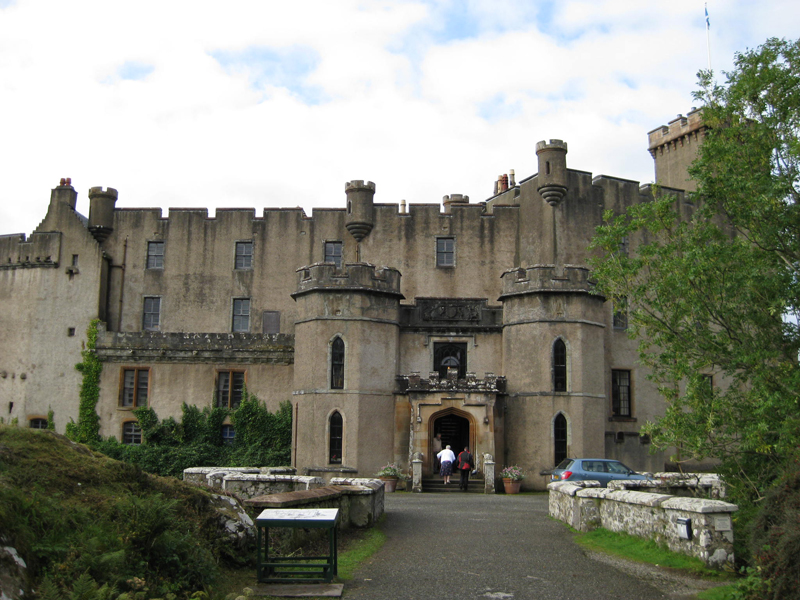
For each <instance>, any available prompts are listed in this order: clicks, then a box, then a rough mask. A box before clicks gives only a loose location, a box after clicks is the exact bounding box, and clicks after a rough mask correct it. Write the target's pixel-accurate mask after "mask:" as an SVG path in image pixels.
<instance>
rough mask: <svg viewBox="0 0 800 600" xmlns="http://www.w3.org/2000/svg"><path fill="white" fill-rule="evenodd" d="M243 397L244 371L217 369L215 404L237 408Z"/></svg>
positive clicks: (221, 406)
mask: <svg viewBox="0 0 800 600" xmlns="http://www.w3.org/2000/svg"><path fill="white" fill-rule="evenodd" d="M242 398H244V371H219V372H218V373H217V406H218V407H220V408H230V409H236V408H239V405H240V404H241V403H242Z"/></svg>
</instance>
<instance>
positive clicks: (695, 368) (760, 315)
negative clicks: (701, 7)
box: [593, 39, 800, 505]
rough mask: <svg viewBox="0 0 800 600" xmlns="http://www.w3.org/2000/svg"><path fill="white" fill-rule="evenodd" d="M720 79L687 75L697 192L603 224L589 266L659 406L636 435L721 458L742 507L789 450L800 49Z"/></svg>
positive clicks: (758, 54)
mask: <svg viewBox="0 0 800 600" xmlns="http://www.w3.org/2000/svg"><path fill="white" fill-rule="evenodd" d="M725 75H726V82H725V84H724V85H715V84H713V83H712V77H711V73H708V72H701V73H700V76H699V78H700V90H699V91H698V92H696V94H695V97H696V99H698V100H700V101H701V102H702V106H703V108H702V110H703V120H704V123H705V125H706V126H707V127H708V130H707V132H706V134H705V137H704V140H703V143H702V145H701V146H700V150H699V157H698V160H697V161H696V162H695V163H694V165H693V166H692V168H691V169H690V174H691V175H692V177H693V178H694V180H695V181H696V182H697V188H698V189H697V192H696V193H693V194H690V195H689V197H688V199H684V200H681V199H678V198H676V197H674V196H671V195H668V194H659V193H656V197H655V198H654V199H653V200H652V201H651V202H645V203H642V204H640V205H637V206H634V207H632V208H630V209H629V210H628V211H627V212H626V213H625V214H621V215H616V216H615V215H613V214H607V215H606V219H607V224H606V225H605V226H603V227H601V228H599V230H598V234H597V236H596V238H595V241H594V246H595V247H596V248H599V249H601V250H603V251H604V252H603V256H602V258H599V259H597V260H596V261H594V263H593V266H594V267H595V276H596V277H597V278H598V281H599V286H598V287H599V291H600V293H603V294H605V295H606V296H607V297H609V298H611V299H612V300H614V301H616V302H623V301H627V305H628V308H629V319H630V333H631V335H633V336H638V337H639V339H640V348H639V349H640V353H639V354H640V358H641V361H642V362H643V363H644V364H645V365H647V366H649V367H650V368H651V369H652V377H653V379H654V380H655V381H656V382H657V383H658V385H659V389H660V391H661V392H662V394H663V395H664V396H665V398H666V400H667V406H666V413H665V415H664V416H663V418H661V419H660V420H659V421H658V422H657V423H648V424H647V425H646V426H645V427H644V428H643V430H644V431H645V432H646V433H649V434H650V436H651V438H652V440H653V442H654V445H656V446H657V447H659V448H669V447H678V448H680V450H681V456H682V457H683V458H686V459H702V458H709V457H710V458H714V459H718V460H719V461H721V468H722V472H723V474H724V475H725V476H726V480H727V483H728V486H729V489H730V491H731V494H732V495H733V497H734V498H735V500H736V501H737V502H739V503H740V504H742V503H743V504H745V505H747V504H749V503H750V502H758V501H759V500H761V499H762V498H763V497H764V495H765V493H766V491H767V489H768V488H769V487H770V486H771V485H772V484H773V483H774V482H775V481H777V480H778V479H779V478H780V476H781V473H782V472H783V471H784V469H785V467H786V465H787V464H790V463H791V462H792V461H793V460H795V459H796V457H797V454H798V447H799V446H800V410H798V409H799V408H800V406H799V403H798V400H799V397H800V368H799V367H798V350H800V335H799V334H798V321H797V317H798V310H799V309H800V277H799V275H800V272H799V269H800V236H799V235H798V234H800V208H799V207H798V200H800V41H797V42H789V41H785V40H778V39H770V40H768V41H767V42H766V43H765V44H764V45H762V46H760V47H759V48H756V49H755V50H748V51H747V52H743V53H740V54H737V55H736V57H735V68H734V70H733V71H732V72H731V73H726V74H725ZM628 241H630V244H631V245H630V247H631V248H632V249H634V250H633V251H632V252H631V253H630V254H628V253H626V252H624V251H621V250H620V249H621V248H625V247H627V243H628ZM707 375H713V377H714V385H713V386H711V385H709V382H708V378H707Z"/></svg>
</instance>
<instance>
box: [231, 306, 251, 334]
mask: <svg viewBox="0 0 800 600" xmlns="http://www.w3.org/2000/svg"><path fill="white" fill-rule="evenodd" d="M232 328H233V332H234V333H237V332H244V333H246V332H248V331H250V298H234V299H233V325H232Z"/></svg>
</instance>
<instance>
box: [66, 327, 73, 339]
mask: <svg viewBox="0 0 800 600" xmlns="http://www.w3.org/2000/svg"><path fill="white" fill-rule="evenodd" d="M67 337H75V328H74V327H67Z"/></svg>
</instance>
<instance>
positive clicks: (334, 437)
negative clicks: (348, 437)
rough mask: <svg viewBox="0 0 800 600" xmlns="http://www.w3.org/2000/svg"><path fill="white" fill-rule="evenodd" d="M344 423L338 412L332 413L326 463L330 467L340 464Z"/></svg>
mask: <svg viewBox="0 0 800 600" xmlns="http://www.w3.org/2000/svg"><path fill="white" fill-rule="evenodd" d="M343 433H344V421H343V420H342V415H341V414H340V413H339V411H338V410H335V411H333V414H332V415H331V419H330V426H329V447H328V462H329V463H330V464H332V465H340V464H342V437H343Z"/></svg>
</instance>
